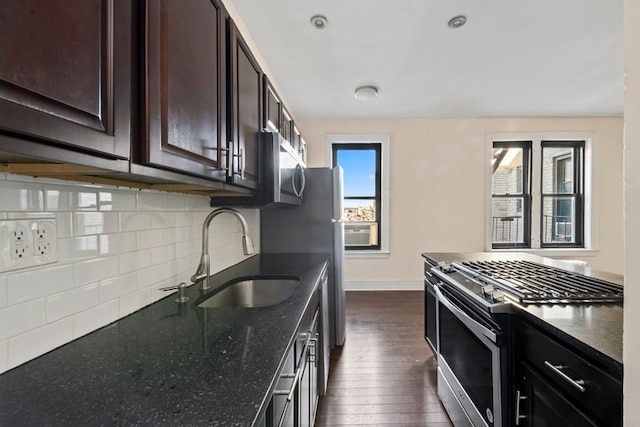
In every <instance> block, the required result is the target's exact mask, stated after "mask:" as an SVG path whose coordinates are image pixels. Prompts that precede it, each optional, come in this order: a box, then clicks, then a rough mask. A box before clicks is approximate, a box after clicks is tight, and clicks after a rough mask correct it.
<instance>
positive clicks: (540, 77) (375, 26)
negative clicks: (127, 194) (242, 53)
mask: <svg viewBox="0 0 640 427" xmlns="http://www.w3.org/2000/svg"><path fill="white" fill-rule="evenodd" d="M231 1H232V3H233V5H234V6H235V8H236V9H237V11H238V12H239V15H240V17H241V18H242V20H243V21H244V23H245V25H246V26H247V27H248V29H249V32H250V34H251V37H252V38H253V39H254V41H255V42H256V44H257V46H258V49H259V51H260V53H261V55H262V56H263V58H264V59H265V61H266V62H267V65H268V67H269V68H270V70H271V72H272V74H273V76H272V77H273V78H274V79H275V81H277V83H278V84H279V86H280V88H281V90H282V91H283V92H284V97H285V99H287V100H288V102H289V107H290V109H291V110H293V112H294V115H295V116H296V117H298V118H305V119H309V118H344V117H372V118H381V117H389V118H396V117H407V118H408V117H427V118H461V117H486V116H611V115H616V116H621V115H622V104H623V48H622V0H482V1H479V0H384V1H383V0H231ZM315 14H322V15H325V16H326V17H327V19H328V20H329V25H328V26H327V28H325V29H323V30H317V29H315V28H313V27H312V26H311V25H310V23H309V20H310V18H311V16H313V15H315ZM459 14H463V15H466V17H467V24H466V25H465V26H464V27H462V28H459V29H456V30H452V29H450V28H448V26H447V22H448V20H449V19H450V18H452V17H453V16H455V15H459ZM362 85H375V86H377V87H379V94H378V97H377V98H376V99H374V100H372V101H359V100H356V99H355V98H354V96H353V92H354V89H355V88H356V87H357V86H362Z"/></svg>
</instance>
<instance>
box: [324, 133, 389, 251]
mask: <svg viewBox="0 0 640 427" xmlns="http://www.w3.org/2000/svg"><path fill="white" fill-rule="evenodd" d="M381 160H382V150H381V145H380V144H379V143H371V144H364V143H357V144H350V143H342V144H333V165H334V166H336V165H340V166H341V167H342V169H343V170H344V183H343V184H344V189H343V191H344V197H343V213H342V220H343V221H344V227H345V248H346V249H350V250H362V249H374V250H377V249H380V231H379V230H380V222H381V221H380V219H381V218H380V206H381V198H380V195H381V191H380V189H381V188H382V186H381V180H380V178H381V173H380V171H381V168H380V165H381Z"/></svg>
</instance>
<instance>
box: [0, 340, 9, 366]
mask: <svg viewBox="0 0 640 427" xmlns="http://www.w3.org/2000/svg"><path fill="white" fill-rule="evenodd" d="M7 369H9V340H4V341H0V372H4V371H6V370H7Z"/></svg>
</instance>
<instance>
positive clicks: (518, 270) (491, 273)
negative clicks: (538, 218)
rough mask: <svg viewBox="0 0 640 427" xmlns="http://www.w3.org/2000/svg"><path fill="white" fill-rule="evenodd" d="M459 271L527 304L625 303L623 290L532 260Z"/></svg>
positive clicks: (471, 264)
mask: <svg viewBox="0 0 640 427" xmlns="http://www.w3.org/2000/svg"><path fill="white" fill-rule="evenodd" d="M453 265H454V266H455V267H456V268H459V269H460V270H462V271H464V272H466V273H467V274H471V275H472V276H474V277H476V278H477V279H479V280H482V281H484V282H486V283H488V284H491V285H494V286H496V287H498V288H500V289H502V290H503V291H504V292H505V293H508V294H511V295H512V296H514V297H515V298H517V299H518V300H519V301H520V302H523V303H559V302H564V303H580V302H584V303H596V302H622V301H623V297H624V294H623V288H622V286H619V285H617V284H615V283H611V282H607V281H605V280H601V279H596V278H593V277H589V276H585V275H584V274H580V273H575V272H571V271H566V270H562V269H560V268H555V267H550V266H548V265H542V264H537V263H534V262H530V261H515V260H514V261H465V262H462V263H453Z"/></svg>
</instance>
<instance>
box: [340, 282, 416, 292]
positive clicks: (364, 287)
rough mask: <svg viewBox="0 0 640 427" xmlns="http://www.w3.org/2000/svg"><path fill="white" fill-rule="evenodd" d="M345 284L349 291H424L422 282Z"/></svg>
mask: <svg viewBox="0 0 640 427" xmlns="http://www.w3.org/2000/svg"><path fill="white" fill-rule="evenodd" d="M344 284H345V290H347V291H424V282H423V281H421V280H403V281H384V280H376V281H369V280H346V281H345V282H344Z"/></svg>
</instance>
